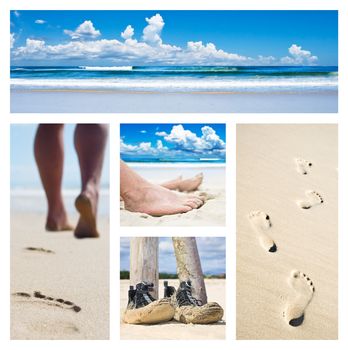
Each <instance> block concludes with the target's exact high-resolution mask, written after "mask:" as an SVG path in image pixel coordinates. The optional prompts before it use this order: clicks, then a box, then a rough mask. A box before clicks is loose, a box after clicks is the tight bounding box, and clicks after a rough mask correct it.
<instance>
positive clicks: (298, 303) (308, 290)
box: [283, 270, 315, 327]
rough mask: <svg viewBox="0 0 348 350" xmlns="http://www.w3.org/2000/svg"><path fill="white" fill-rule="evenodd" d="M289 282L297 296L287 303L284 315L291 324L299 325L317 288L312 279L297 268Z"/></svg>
mask: <svg viewBox="0 0 348 350" xmlns="http://www.w3.org/2000/svg"><path fill="white" fill-rule="evenodd" d="M288 282H289V285H290V286H291V287H292V289H293V290H294V291H295V292H296V296H295V297H294V298H293V299H292V300H291V301H290V302H288V304H287V305H286V308H285V311H284V312H283V317H284V318H285V320H286V322H287V323H288V324H289V325H290V326H293V327H298V326H300V325H301V324H302V323H303V320H304V314H305V310H306V308H307V306H308V304H309V303H310V301H311V300H312V298H313V294H314V291H315V288H314V285H313V282H312V280H311V279H310V278H309V277H308V276H307V275H306V274H304V273H303V272H300V271H297V270H293V271H292V272H291V274H290V277H289V280H288Z"/></svg>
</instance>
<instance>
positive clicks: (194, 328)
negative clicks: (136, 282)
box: [120, 279, 226, 340]
mask: <svg viewBox="0 0 348 350" xmlns="http://www.w3.org/2000/svg"><path fill="white" fill-rule="evenodd" d="M178 284H179V281H178V280H169V285H172V286H178ZM159 285H160V286H163V281H162V280H160V281H159ZM205 285H206V289H207V295H208V301H215V302H217V303H219V304H220V305H221V307H222V308H223V309H224V310H225V314H226V304H225V280H223V279H206V280H205ZM128 288H129V281H128V280H121V287H120V293H121V297H120V309H121V316H122V315H123V312H124V311H125V309H126V306H127V298H128V295H127V291H128ZM160 296H163V291H162V290H161V289H160ZM225 319H226V316H225V315H224V317H223V319H222V321H221V322H220V323H217V324H211V325H197V324H196V325H193V324H183V323H179V322H176V321H175V320H173V321H170V322H167V323H162V324H158V325H131V324H125V323H123V322H122V320H121V328H120V336H121V339H146V340H149V339H164V340H168V339H170V340H180V339H181V340H189V339H197V340H199V339H200V340H203V339H225V328H226V326H225Z"/></svg>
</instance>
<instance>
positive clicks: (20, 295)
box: [12, 291, 81, 312]
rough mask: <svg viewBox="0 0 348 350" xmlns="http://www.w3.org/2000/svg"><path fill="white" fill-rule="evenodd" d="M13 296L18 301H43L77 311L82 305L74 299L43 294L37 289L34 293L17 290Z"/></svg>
mask: <svg viewBox="0 0 348 350" xmlns="http://www.w3.org/2000/svg"><path fill="white" fill-rule="evenodd" d="M12 296H13V297H15V298H16V299H17V301H19V302H20V301H28V302H42V303H44V304H47V305H50V306H56V307H60V308H63V309H68V310H72V311H75V312H80V311H81V307H80V306H78V305H76V304H74V303H73V302H72V301H69V300H64V299H62V298H53V297H50V296H47V295H44V294H42V293H41V292H38V291H35V292H34V293H32V294H30V293H26V292H16V293H12Z"/></svg>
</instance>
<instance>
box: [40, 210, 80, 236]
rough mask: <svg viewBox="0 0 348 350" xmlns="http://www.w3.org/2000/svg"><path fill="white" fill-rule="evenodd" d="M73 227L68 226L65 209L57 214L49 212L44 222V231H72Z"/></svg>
mask: <svg viewBox="0 0 348 350" xmlns="http://www.w3.org/2000/svg"><path fill="white" fill-rule="evenodd" d="M73 229H74V227H73V226H72V225H70V223H69V221H68V216H67V214H66V211H65V209H60V210H59V211H58V212H55V213H53V212H49V213H48V215H47V220H46V231H51V232H58V231H72V230H73Z"/></svg>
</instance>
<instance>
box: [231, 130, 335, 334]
mask: <svg viewBox="0 0 348 350" xmlns="http://www.w3.org/2000/svg"><path fill="white" fill-rule="evenodd" d="M337 162H338V160H337V126H336V125H238V126H237V339H337V336H338V328H337V327H338V326H337V322H338V320H337V316H338V313H337V312H338V310H337V308H338V305H337V302H338V295H337V293H338V290H337V288H338V285H337V284H338V277H337V274H338V271H337V268H338V265H337V243H338V241H337V239H338V237H337V230H338V227H337V213H338V211H337V210H338V208H337V177H338V173H337V167H338V163H337ZM268 250H269V251H268ZM294 271H297V272H294ZM303 310H304V319H303V323H302V324H301V325H299V326H297V327H292V326H290V325H289V324H288V321H289V318H288V316H289V315H290V316H291V315H292V314H294V313H297V314H298V313H299V312H302V311H303Z"/></svg>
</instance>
